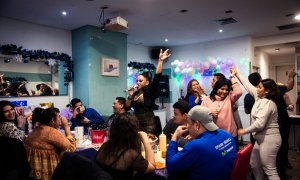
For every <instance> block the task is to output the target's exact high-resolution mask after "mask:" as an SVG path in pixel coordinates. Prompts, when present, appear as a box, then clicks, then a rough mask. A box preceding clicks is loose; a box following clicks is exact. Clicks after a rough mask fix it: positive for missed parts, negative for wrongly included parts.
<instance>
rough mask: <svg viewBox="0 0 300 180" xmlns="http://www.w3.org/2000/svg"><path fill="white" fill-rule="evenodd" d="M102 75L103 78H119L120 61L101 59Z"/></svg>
mask: <svg viewBox="0 0 300 180" xmlns="http://www.w3.org/2000/svg"><path fill="white" fill-rule="evenodd" d="M100 69H101V75H103V76H119V75H120V66H119V60H118V59H112V58H102V59H101V68H100Z"/></svg>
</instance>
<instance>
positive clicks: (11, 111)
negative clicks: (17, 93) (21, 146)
mask: <svg viewBox="0 0 300 180" xmlns="http://www.w3.org/2000/svg"><path fill="white" fill-rule="evenodd" d="M24 123H25V120H24V119H22V118H19V119H17V115H16V111H15V107H14V105H13V104H12V103H11V102H9V101H5V100H4V101H0V136H7V137H10V138H16V139H19V140H21V141H23V140H24V137H25V133H24V131H23V130H21V128H22V127H23V125H24Z"/></svg>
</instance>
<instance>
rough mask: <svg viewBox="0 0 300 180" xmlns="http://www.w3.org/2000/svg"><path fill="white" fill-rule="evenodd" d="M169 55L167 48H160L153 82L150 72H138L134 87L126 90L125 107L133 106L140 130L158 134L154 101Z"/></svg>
mask: <svg viewBox="0 0 300 180" xmlns="http://www.w3.org/2000/svg"><path fill="white" fill-rule="evenodd" d="M170 56H171V54H169V49H167V50H165V51H164V52H163V51H162V49H161V50H160V54H159V58H158V63H157V68H156V72H155V76H154V79H153V82H152V83H151V77H150V75H151V74H150V72H146V73H143V74H140V75H139V76H138V78H137V84H136V85H135V87H136V88H131V89H129V91H128V98H127V100H126V107H127V108H128V107H133V108H134V114H135V115H136V117H137V118H138V120H139V124H140V130H141V131H145V132H146V133H150V134H153V135H156V136H158V135H159V134H158V133H157V132H158V128H157V127H156V123H155V119H154V112H153V107H154V105H155V104H154V102H155V99H156V98H157V97H158V90H157V89H158V85H159V80H160V78H161V72H162V65H163V62H164V61H165V60H166V59H168V58H169V57H170Z"/></svg>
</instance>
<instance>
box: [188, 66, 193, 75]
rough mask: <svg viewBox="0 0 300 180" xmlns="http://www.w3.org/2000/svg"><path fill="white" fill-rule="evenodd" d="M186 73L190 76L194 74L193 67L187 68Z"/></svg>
mask: <svg viewBox="0 0 300 180" xmlns="http://www.w3.org/2000/svg"><path fill="white" fill-rule="evenodd" d="M187 74H188V75H190V76H193V75H194V69H193V68H189V69H188V70H187Z"/></svg>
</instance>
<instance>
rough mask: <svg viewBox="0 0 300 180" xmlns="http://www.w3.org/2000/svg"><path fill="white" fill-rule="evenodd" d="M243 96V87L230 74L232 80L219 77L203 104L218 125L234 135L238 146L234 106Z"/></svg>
mask: <svg viewBox="0 0 300 180" xmlns="http://www.w3.org/2000/svg"><path fill="white" fill-rule="evenodd" d="M241 96H242V90H241V87H240V85H239V84H238V83H237V81H236V79H235V78H234V76H233V75H232V74H230V81H229V80H227V79H223V78H219V80H217V81H216V82H214V86H213V90H212V91H211V93H210V95H209V96H206V97H204V98H203V101H202V106H205V107H208V108H209V109H210V111H211V113H212V115H213V118H214V122H215V123H216V125H217V126H218V127H219V128H220V129H223V130H225V131H227V132H229V133H230V134H231V135H232V136H233V137H234V139H235V142H236V145H237V147H238V136H237V126H236V123H235V120H234V115H233V112H234V107H233V106H234V104H235V103H236V101H237V100H238V99H239V98H240V97H241Z"/></svg>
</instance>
